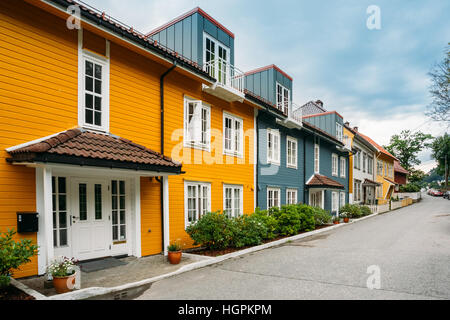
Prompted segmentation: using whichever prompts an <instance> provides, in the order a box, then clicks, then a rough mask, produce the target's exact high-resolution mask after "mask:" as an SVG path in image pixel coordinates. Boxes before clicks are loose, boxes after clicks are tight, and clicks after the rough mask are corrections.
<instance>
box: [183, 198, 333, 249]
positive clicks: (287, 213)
mask: <svg viewBox="0 0 450 320" xmlns="http://www.w3.org/2000/svg"><path fill="white" fill-rule="evenodd" d="M331 219H332V217H331V215H330V214H329V213H328V212H327V211H325V210H323V209H320V208H316V207H311V206H308V205H305V204H296V205H286V206H283V207H281V208H271V209H269V210H260V209H259V208H257V209H256V211H255V212H254V213H252V214H250V215H243V216H240V217H236V218H234V217H228V216H227V215H226V214H224V213H221V212H210V213H207V214H205V215H203V216H202V217H201V218H200V219H199V220H198V221H197V222H196V223H195V224H192V225H190V226H189V227H188V228H187V229H186V232H187V233H188V234H189V236H190V237H191V238H192V239H193V240H194V244H195V245H201V246H202V247H205V248H207V249H211V250H220V249H225V248H230V247H232V248H242V247H245V246H255V245H259V244H261V243H262V242H263V241H264V240H272V239H275V238H276V237H279V236H291V235H296V234H298V233H300V232H303V231H312V230H314V229H315V228H316V227H318V226H321V225H324V224H328V223H330V222H331Z"/></svg>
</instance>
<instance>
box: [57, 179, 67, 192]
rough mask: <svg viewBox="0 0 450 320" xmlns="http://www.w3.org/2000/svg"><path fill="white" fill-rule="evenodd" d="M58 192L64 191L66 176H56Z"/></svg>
mask: <svg viewBox="0 0 450 320" xmlns="http://www.w3.org/2000/svg"><path fill="white" fill-rule="evenodd" d="M58 192H59V193H66V178H64V177H59V178H58Z"/></svg>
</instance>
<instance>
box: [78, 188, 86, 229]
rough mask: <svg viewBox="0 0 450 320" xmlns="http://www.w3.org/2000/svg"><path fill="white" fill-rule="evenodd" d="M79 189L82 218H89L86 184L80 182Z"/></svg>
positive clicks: (82, 219)
mask: <svg viewBox="0 0 450 320" xmlns="http://www.w3.org/2000/svg"><path fill="white" fill-rule="evenodd" d="M78 191H79V206H80V220H81V221H85V220H87V199H86V184H84V183H80V184H79V186H78Z"/></svg>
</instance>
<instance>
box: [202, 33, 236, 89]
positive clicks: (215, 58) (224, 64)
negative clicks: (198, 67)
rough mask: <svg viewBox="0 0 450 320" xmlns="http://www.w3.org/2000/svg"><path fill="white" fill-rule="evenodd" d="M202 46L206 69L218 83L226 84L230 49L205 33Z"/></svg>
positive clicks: (227, 81) (228, 72)
mask: <svg viewBox="0 0 450 320" xmlns="http://www.w3.org/2000/svg"><path fill="white" fill-rule="evenodd" d="M204 48H205V55H204V62H205V65H206V66H207V67H206V71H207V72H208V73H209V75H210V76H212V77H214V78H215V79H216V80H217V81H218V82H219V83H221V84H223V85H228V84H229V81H230V68H229V62H230V49H229V48H227V47H226V46H224V45H222V44H221V43H219V42H218V41H217V40H214V39H213V38H211V37H209V36H207V35H205V36H204Z"/></svg>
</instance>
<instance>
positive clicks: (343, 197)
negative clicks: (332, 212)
mask: <svg viewBox="0 0 450 320" xmlns="http://www.w3.org/2000/svg"><path fill="white" fill-rule="evenodd" d="M345 202H346V201H345V192H341V202H340V204H339V207H340V208H342V207H343V206H345Z"/></svg>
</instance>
